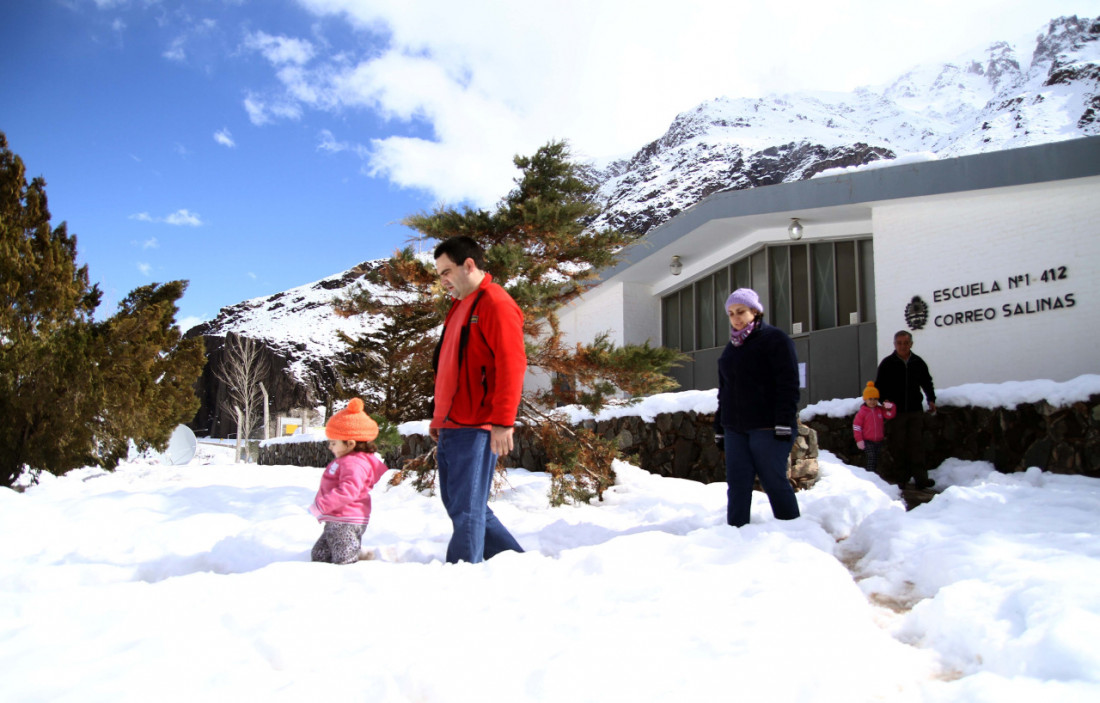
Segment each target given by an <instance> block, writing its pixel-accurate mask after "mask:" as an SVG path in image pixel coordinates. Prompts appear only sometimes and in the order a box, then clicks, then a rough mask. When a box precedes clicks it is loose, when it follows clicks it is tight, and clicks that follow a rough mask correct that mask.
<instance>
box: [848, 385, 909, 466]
mask: <svg viewBox="0 0 1100 703" xmlns="http://www.w3.org/2000/svg"><path fill="white" fill-rule="evenodd" d="M897 414H898V409H897V407H895V406H894V404H893V403H891V402H890V401H886V402H885V403H884V404H883V405H879V402H878V389H877V388H875V382H874V381H868V382H867V387H866V388H864V389H863V405H862V406H860V408H859V412H857V413H856V419H855V420H853V421H852V433H853V434H854V435H855V438H856V446H857V447H859V450H860V451H866V452H867V470H868V471H870V472H872V473H875V470H876V469H877V468H878V457H879V454H880V453H882V444H883V442H884V441H885V440H886V421H887V420H889V419H890V418H892V417H894V416H895V415H897Z"/></svg>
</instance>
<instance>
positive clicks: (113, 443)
mask: <svg viewBox="0 0 1100 703" xmlns="http://www.w3.org/2000/svg"><path fill="white" fill-rule="evenodd" d="M45 186H46V184H45V181H44V180H43V179H42V178H35V179H33V180H32V181H31V182H30V183H27V180H26V169H25V167H24V164H23V161H22V159H20V158H19V157H18V156H17V155H16V154H14V153H12V152H11V151H10V150H9V149H8V144H7V139H6V137H5V136H4V135H3V133H0V417H2V418H4V421H3V422H2V423H0V485H4V486H10V485H12V483H13V482H14V481H15V479H16V478H18V476H19V475H20V474H21V473H22V471H23V470H24V467H29V468H30V469H32V470H34V471H41V470H46V471H49V472H52V473H57V474H61V473H64V472H65V471H68V470H69V469H72V468H76V467H80V466H85V465H88V464H98V465H100V466H104V467H106V468H114V467H115V466H117V463H118V459H119V458H120V457H121V456H124V455H125V453H126V448H127V447H128V442H129V440H130V439H134V440H136V441H137V442H138V443H139V445H146V446H148V445H153V446H157V447H158V448H161V447H163V446H164V444H165V443H166V442H167V439H168V437H169V436H170V434H171V432H172V429H174V428H175V426H176V425H177V424H179V423H180V422H183V421H186V420H189V419H190V418H191V417H192V416H193V414H194V412H195V409H196V408H197V406H198V401H197V398H195V393H194V390H193V388H192V385H193V384H194V382H195V381H196V380H197V378H198V375H199V372H200V371H201V368H202V349H201V347H199V346H198V345H197V344H194V343H182V344H181V343H180V342H179V332H178V330H177V329H176V328H175V327H174V325H173V317H174V315H175V312H176V309H175V306H174V302H175V301H176V300H177V299H178V298H179V296H180V295H182V293H183V288H184V286H185V284H184V283H183V282H181V281H176V282H173V283H168V284H165V285H164V286H155V285H154V286H149V287H147V288H143V289H138V290H137V291H134V292H133V293H131V294H130V296H128V297H127V299H126V300H125V301H124V302H123V304H122V306H121V307H120V311H119V313H118V315H116V316H115V317H112V318H110V319H108V320H106V321H104V322H96V321H95V320H94V319H93V315H94V313H95V310H96V308H97V307H98V306H99V302H100V298H101V294H100V291H99V288H98V287H97V286H94V285H90V284H89V280H88V269H87V266H82V267H77V265H76V238H75V237H73V236H71V235H69V234H68V231H67V228H66V225H65V223H62V224H60V225H58V226H57V227H56V228H53V227H51V225H50V212H49V208H48V207H47V200H46V191H45Z"/></svg>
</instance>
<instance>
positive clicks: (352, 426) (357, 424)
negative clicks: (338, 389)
mask: <svg viewBox="0 0 1100 703" xmlns="http://www.w3.org/2000/svg"><path fill="white" fill-rule="evenodd" d="M325 436H326V437H328V438H329V439H350V440H354V441H356V442H373V441H374V439H375V437H377V436H378V423H377V422H375V421H374V420H373V419H372V418H371V416H370V415H368V414H366V413H365V412H363V401H362V400H360V399H359V398H352V399H351V402H350V403H348V406H347V407H346V408H344V409H343V410H341V411H340V412H338V413H336V414H335V415H333V416H332V417H330V418H329V420H328V424H327V425H325Z"/></svg>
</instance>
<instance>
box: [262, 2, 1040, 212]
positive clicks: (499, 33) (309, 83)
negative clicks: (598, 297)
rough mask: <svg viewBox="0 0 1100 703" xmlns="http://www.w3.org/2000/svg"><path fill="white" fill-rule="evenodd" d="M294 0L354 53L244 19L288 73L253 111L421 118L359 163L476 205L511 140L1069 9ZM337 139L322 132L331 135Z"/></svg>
mask: <svg viewBox="0 0 1100 703" xmlns="http://www.w3.org/2000/svg"><path fill="white" fill-rule="evenodd" d="M298 2H299V4H300V5H302V6H304V7H305V8H307V9H308V10H310V11H312V12H313V13H315V14H316V15H318V16H324V17H330V18H336V19H339V20H343V21H347V22H349V23H350V24H351V25H353V26H354V28H355V29H356V30H358V31H359V32H361V34H360V35H359V37H358V44H357V45H356V47H355V50H356V51H358V52H359V53H358V54H356V55H352V54H350V53H348V52H347V51H341V50H342V49H344V47H336V48H335V49H334V51H338V52H340V53H336V54H333V55H331V56H328V55H323V54H322V51H323V50H324V48H325V44H324V42H323V41H321V40H318V41H316V42H310V41H308V40H304V39H297V38H294V37H286V36H272V35H269V34H266V33H263V32H254V33H252V34H250V35H248V36H247V37H246V39H245V45H246V46H247V47H248V48H250V49H252V50H254V51H258V52H260V53H261V54H262V55H263V56H264V57H265V58H266V59H267V60H268V61H269V62H270V63H271V64H272V66H273V73H272V76H273V78H274V79H275V80H276V81H277V82H278V84H279V86H280V90H279V91H277V92H271V93H265V94H264V95H263V96H260V95H259V94H252V95H250V96H249V97H248V98H247V99H246V101H245V109H246V110H247V111H248V114H249V118H250V119H251V120H252V122H253V123H254V124H257V125H262V124H268V123H270V122H273V121H277V120H280V119H294V120H297V119H300V118H301V116H302V114H303V111H304V110H307V109H308V110H320V111H330V112H333V113H337V114H342V113H345V112H346V111H348V110H352V109H365V110H368V111H371V112H375V113H377V114H378V115H379V116H381V117H383V118H385V119H387V120H390V121H392V122H394V123H412V124H413V125H414V126H415V127H416V128H417V129H418V130H420V129H421V128H422V127H426V128H427V134H426V135H424V136H410V132H409V131H408V130H404V131H403V133H399V130H398V129H391V130H389V133H388V134H386V133H384V134H381V135H376V138H374V139H373V140H371V141H370V147H369V148H368V149H366V150H361V151H360V153H364V154H365V155H366V164H365V169H364V170H365V171H366V172H368V173H371V174H373V175H375V176H378V177H384V178H388V179H390V180H392V181H393V182H394V183H396V184H398V185H401V186H406V187H414V188H421V189H425V190H427V191H428V192H430V193H433V194H434V195H436V196H437V197H438V198H441V199H444V200H446V201H454V200H462V199H470V200H473V201H474V202H475V203H477V204H480V205H489V204H491V203H493V202H495V201H496V200H497V199H498V198H500V197H501V196H502V195H504V194H505V193H506V192H507V190H508V189H509V188H510V187H511V184H512V178H514V176H515V171H514V168H513V166H512V163H511V161H512V157H513V156H514V155H515V154H517V153H519V154H530V153H533V152H534V150H535V149H536V148H538V146H540V145H542V144H544V143H546V142H548V141H550V140H552V139H568V140H569V141H570V142H571V144H572V145H573V147H574V151H575V153H576V155H577V156H578V157H580V158H592V159H594V160H597V161H601V162H602V161H606V160H609V159H611V158H621V157H624V156H629V155H631V154H632V153H634V152H635V151H636V150H638V149H639V148H641V147H642V146H644V145H645V144H646V143H648V142H649V141H651V140H653V139H656V138H658V137H659V136H661V135H662V134H663V133H664V131H665V130H666V129H667V128H668V126H669V124H670V123H671V122H672V120H673V119H674V118H675V117H676V115H677V114H678V113H680V112H683V111H686V110H690V109H692V108H694V107H695V106H696V105H698V104H699V103H701V102H704V101H706V100H710V99H713V98H717V97H721V96H730V97H759V96H763V95H767V94H771V93H782V92H789V91H794V90H804V89H815V90H844V91H847V90H851V89H853V88H855V87H857V86H859V85H866V84H871V83H877V82H882V81H885V80H888V79H892V78H893V77H896V76H897V75H899V74H900V73H902V72H903V71H904V70H906V69H908V68H910V67H911V66H913V65H914V64H916V63H919V62H922V61H928V60H933V59H934V60H945V59H947V58H950V57H951V56H954V55H955V54H957V53H958V52H960V51H962V50H967V49H970V48H978V47H980V46H981V45H982V44H983V43H984V42H987V41H991V40H993V39H1002V38H1006V37H1008V38H1011V37H1014V36H1016V35H1017V34H1018V33H1019V31H1023V30H1021V29H1020V28H1021V27H1023V28H1024V29H1026V30H1028V31H1030V30H1031V29H1038V27H1039V26H1040V25H1041V24H1042V23H1043V22H1045V21H1047V20H1049V19H1050V17H1051V16H1053V14H1054V13H1056V10H1052V9H1050V8H1044V7H1042V6H1041V5H1042V4H1040V3H1032V4H1031V5H1030V6H1028V7H1022V6H1017V5H1009V6H1006V5H1005V3H1003V2H1001V1H1000V0H973V2H970V3H965V4H960V3H957V2H954V0H918V1H917V2H916V3H914V4H912V5H898V6H896V7H895V6H894V5H892V4H889V3H887V4H883V3H882V2H881V0H846V2H842V3H841V4H840V5H836V4H835V3H834V4H829V3H819V2H808V1H789V2H784V3H773V4H767V3H759V2H751V3H750V2H746V1H744V0H732V1H730V2H725V3H716V2H713V0H680V2H677V3H671V2H668V0H635V1H634V2H631V3H630V4H629V5H627V4H625V3H623V2H621V0H583V1H581V0H573V1H570V0H553V1H552V0H528V1H527V2H522V3H520V2H501V1H493V0H484V1H477V0H471V1H470V2H462V3H457V2H442V1H441V2H416V3H409V2H400V1H399V0H389V1H387V2H379V1H377V0H298ZM979 26H980V27H981V30H982V31H981V33H980V34H978V33H976V32H975V27H979ZM418 133H420V134H423V131H422V130H421V131H420V132H418ZM360 141H367V139H366V137H361V138H360ZM341 145H342V142H338V141H337V140H336V139H335V138H333V139H332V140H325V139H324V138H322V145H321V147H320V148H321V149H322V150H329V151H332V150H335V148H336V147H339V146H341Z"/></svg>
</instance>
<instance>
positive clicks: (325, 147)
mask: <svg viewBox="0 0 1100 703" xmlns="http://www.w3.org/2000/svg"><path fill="white" fill-rule="evenodd" d="M317 136H318V139H320V142H319V143H318V144H317V151H327V152H329V153H330V154H338V153H340V152H341V151H347V150H348V143H347V142H338V141H336V137H335V135H333V133H332V132H330V131H329V130H327V129H322V130H321V133H320V134H319V135H317Z"/></svg>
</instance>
